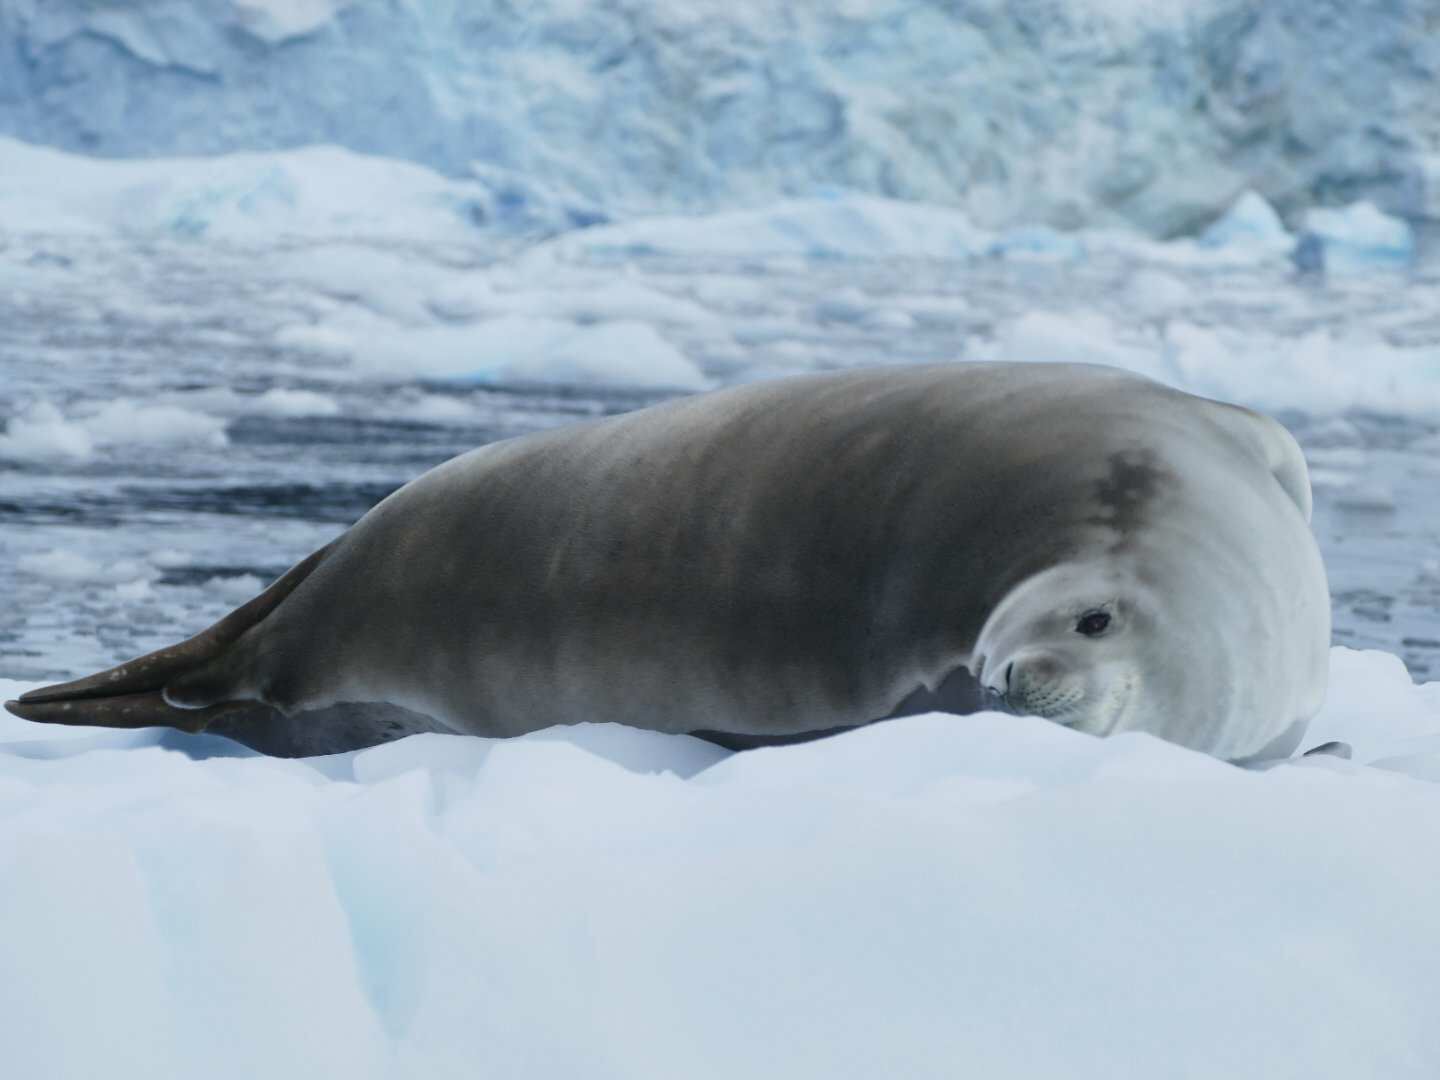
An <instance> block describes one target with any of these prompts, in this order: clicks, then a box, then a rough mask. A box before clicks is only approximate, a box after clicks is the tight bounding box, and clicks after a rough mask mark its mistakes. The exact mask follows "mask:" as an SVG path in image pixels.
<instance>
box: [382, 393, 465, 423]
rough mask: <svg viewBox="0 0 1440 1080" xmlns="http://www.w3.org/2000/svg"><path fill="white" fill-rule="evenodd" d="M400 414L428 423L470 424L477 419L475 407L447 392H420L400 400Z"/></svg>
mask: <svg viewBox="0 0 1440 1080" xmlns="http://www.w3.org/2000/svg"><path fill="white" fill-rule="evenodd" d="M400 411H401V413H402V415H404V416H405V417H406V418H408V419H410V420H419V421H422V422H424V423H430V424H471V423H474V422H476V420H478V419H479V416H478V414H477V413H476V411H475V407H474V406H473V405H471V404H469V403H468V402H466V401H465V400H464V399H463V398H458V397H453V396H451V395H449V394H421V395H419V396H418V397H414V398H404V399H402V400H401V401H400Z"/></svg>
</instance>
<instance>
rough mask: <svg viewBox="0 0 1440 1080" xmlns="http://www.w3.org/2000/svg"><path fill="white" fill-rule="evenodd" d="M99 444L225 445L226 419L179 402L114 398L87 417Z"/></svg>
mask: <svg viewBox="0 0 1440 1080" xmlns="http://www.w3.org/2000/svg"><path fill="white" fill-rule="evenodd" d="M80 422H81V423H83V424H84V426H85V430H86V431H88V432H89V433H90V436H91V438H93V439H94V440H95V443H96V444H97V445H99V446H187V445H201V446H211V447H221V446H225V445H226V444H227V443H228V442H229V440H228V439H227V438H226V435H225V421H224V420H222V419H220V418H219V417H216V416H210V415H208V414H206V413H201V412H195V411H193V410H191V409H184V408H181V407H179V406H176V405H137V404H136V403H135V402H133V401H125V400H120V401H111V402H108V403H106V404H105V405H102V406H100V408H99V409H97V410H95V411H94V412H91V413H89V414H88V415H86V416H84V417H83V418H82V419H81V420H80Z"/></svg>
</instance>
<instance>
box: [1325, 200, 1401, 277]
mask: <svg viewBox="0 0 1440 1080" xmlns="http://www.w3.org/2000/svg"><path fill="white" fill-rule="evenodd" d="M1305 230H1306V232H1308V233H1310V234H1311V235H1313V236H1315V237H1317V238H1318V239H1319V241H1320V243H1321V245H1322V247H1323V250H1324V264H1325V267H1326V269H1329V270H1336V269H1339V270H1363V269H1366V268H1369V267H1386V266H1390V267H1396V266H1404V265H1406V264H1408V263H1409V262H1410V259H1411V257H1412V256H1413V255H1414V252H1415V237H1414V233H1413V232H1412V230H1411V228H1410V226H1409V225H1407V224H1406V223H1405V222H1404V221H1402V220H1401V219H1400V218H1397V217H1391V216H1390V215H1389V214H1386V213H1382V212H1381V211H1380V210H1378V209H1377V208H1376V207H1375V205H1374V204H1373V203H1370V202H1358V203H1352V204H1351V205H1350V206H1346V207H1342V208H1340V209H1325V208H1319V209H1314V210H1309V211H1307V212H1306V214H1305Z"/></svg>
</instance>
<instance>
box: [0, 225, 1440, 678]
mask: <svg viewBox="0 0 1440 1080" xmlns="http://www.w3.org/2000/svg"><path fill="white" fill-rule="evenodd" d="M41 255H43V256H44V258H40V256H41ZM0 256H3V258H0V286H3V288H0V417H3V418H8V420H9V425H10V427H9V436H7V437H9V438H12V439H13V438H14V437H15V436H16V432H17V430H18V429H17V421H16V418H17V417H19V418H24V417H26V416H33V414H32V413H31V412H29V411H27V410H32V409H33V407H34V406H35V403H36V402H42V401H43V402H48V403H50V404H51V405H53V406H54V407H56V408H57V409H58V410H59V413H60V415H61V417H62V420H61V424H62V425H64V424H69V425H71V426H72V427H73V426H76V425H79V426H84V424H85V422H86V421H85V417H86V414H87V413H88V412H93V411H94V410H96V409H100V408H103V407H104V406H105V405H106V403H108V402H113V401H116V400H121V401H124V402H128V403H130V404H131V405H132V406H134V407H136V408H146V407H154V406H164V407H166V408H170V409H178V410H184V411H185V412H186V413H187V414H190V415H194V414H203V415H209V416H214V417H218V418H220V420H223V421H224V436H223V440H224V441H223V445H222V444H221V443H220V442H218V441H214V440H210V441H207V440H206V439H204V438H200V439H191V440H185V439H178V440H177V439H176V438H174V437H172V435H173V433H172V434H171V435H167V431H168V430H169V427H170V426H172V425H173V423H174V420H173V417H171V418H169V419H167V418H166V417H165V416H159V417H157V416H154V415H149V414H143V413H142V414H138V416H139V418H138V419H135V420H133V421H132V423H131V427H130V428H127V426H126V423H125V422H124V417H122V418H121V420H120V422H118V423H114V424H112V425H111V426H112V428H113V427H118V429H119V430H118V432H117V431H114V430H112V431H110V432H109V434H108V435H104V434H103V431H102V436H98V437H97V438H96V444H95V446H94V447H93V449H92V451H91V452H90V453H89V454H88V455H80V456H76V455H70V456H65V455H59V456H49V457H47V456H45V455H43V454H36V453H33V452H31V451H33V449H34V447H33V445H31V444H27V445H28V446H29V447H30V449H29V450H25V449H24V448H22V452H17V451H15V450H14V448H13V447H12V448H11V450H10V451H9V452H8V455H0V456H3V457H5V459H4V460H0V597H3V600H0V678H11V679H17V680H25V681H29V680H34V681H41V680H47V679H52V678H57V677H64V676H68V675H70V674H72V673H75V672H77V671H80V670H88V669H93V668H96V667H99V666H102V665H105V664H109V663H112V662H114V661H116V660H119V659H122V658H125V657H128V656H132V655H134V654H136V653H139V652H143V651H145V650H147V649H150V648H154V647H157V646H159V645H161V644H165V643H168V642H170V641H173V640H175V639H177V638H179V637H182V636H185V635H188V634H189V633H191V632H193V631H194V630H196V629H198V628H200V627H201V626H203V625H205V624H206V623H208V622H209V621H211V620H213V619H214V618H217V617H218V616H219V615H221V614H223V613H224V612H225V611H227V610H229V609H230V608H231V607H233V606H234V605H235V604H236V603H239V602H240V601H243V600H244V599H246V598H247V597H248V596H249V595H250V594H251V593H253V591H255V589H257V588H258V586H259V585H260V583H261V582H263V581H267V580H269V579H270V578H272V577H274V576H275V575H277V574H278V573H280V572H281V571H282V570H284V569H285V568H286V567H288V566H289V565H291V564H292V563H293V562H294V561H296V560H297V559H298V558H300V557H301V556H303V555H305V554H306V553H308V552H309V551H311V550H313V549H314V548H316V547H318V546H320V545H321V544H323V543H324V542H326V541H327V540H328V539H330V538H331V537H332V536H334V535H335V534H336V533H337V532H339V531H340V530H341V529H343V528H344V527H345V526H346V525H347V524H348V523H350V522H351V521H353V520H355V518H357V517H359V516H360V515H361V514H362V513H364V511H365V510H366V509H368V508H369V507H370V506H371V505H373V504H374V503H375V502H376V501H378V500H379V499H380V498H382V497H383V496H384V495H385V494H387V493H388V492H389V491H391V490H393V489H394V488H395V487H397V486H399V485H400V484H402V483H404V482H405V481H406V480H408V479H410V478H412V477H414V476H415V475H417V474H419V473H420V472H422V471H424V470H425V469H427V468H429V467H430V466H432V465H434V464H437V463H439V462H441V461H444V460H445V459H447V458H449V457H451V456H453V455H454V454H456V453H459V452H462V451H464V450H468V449H470V448H472V447H474V446H477V445H480V444H482V443H486V442H489V441H492V440H495V439H499V438H505V437H508V436H511V435H515V434H519V433H522V432H527V431H533V430H538V429H541V428H546V427H552V426H555V425H558V424H563V423H567V422H571V421H574V420H576V419H582V418H588V417H592V416H596V415H600V414H605V413H613V412H621V411H625V410H628V409H633V408H636V407H639V406H642V405H645V404H647V403H649V402H651V401H654V400H658V399H659V398H660V397H663V396H665V395H663V394H657V393H645V392H637V391H621V390H604V389H588V390H564V389H560V390H557V389H554V388H548V389H547V388H537V387H530V388H525V387H509V388H506V387H497V386H483V387H482V386H473V385H459V384H455V383H426V382H425V381H424V380H418V379H414V378H410V377H407V376H406V374H405V373H404V372H400V371H397V372H394V373H393V374H391V375H388V376H387V375H386V374H385V373H378V374H376V373H372V374H370V375H368V376H366V377H363V378H361V377H357V376H356V375H355V374H354V373H353V372H351V371H350V370H349V369H348V368H347V366H346V364H345V362H344V361H343V360H337V359H336V358H334V357H330V356H326V355H324V354H323V353H314V352H306V351H304V350H298V349H294V348H287V347H283V346H281V345H278V344H277V343H276V338H275V333H276V330H277V328H278V327H280V326H282V325H285V324H286V323H287V322H293V321H294V320H295V319H297V318H305V317H308V314H307V313H309V314H313V310H312V309H316V308H319V307H323V306H325V305H327V304H328V305H331V306H333V305H334V304H335V303H337V301H335V300H334V298H333V297H328V298H327V297H324V296H322V295H319V294H318V293H317V290H316V289H315V288H314V286H313V284H311V285H306V284H304V283H296V282H294V281H285V280H283V279H280V278H277V277H274V276H272V275H270V274H268V273H267V270H266V265H267V264H266V260H265V258H264V257H263V253H261V254H260V255H257V253H255V252H253V251H251V252H246V251H239V250H234V251H231V250H225V249H215V250H210V249H196V248H193V247H184V246H176V247H173V248H159V249H153V250H152V249H147V248H143V247H136V246H133V245H131V246H127V245H117V244H115V243H113V242H106V243H102V242H100V241H89V240H74V239H70V240H61V239H54V238H49V239H46V238H41V239H38V240H37V239H36V238H30V239H29V240H28V241H26V242H25V243H23V244H22V243H20V242H19V241H18V240H15V239H14V238H11V239H10V240H9V241H8V242H6V244H4V245H0ZM417 258H418V257H417ZM7 259H8V261H6V260H7ZM37 260H38V261H37ZM450 261H451V262H456V261H457V260H455V259H454V258H451V259H450ZM458 261H459V262H460V263H462V264H465V263H466V260H463V259H462V260H458ZM481 262H483V253H480V254H476V255H475V256H474V258H473V259H470V260H469V263H470V264H479V263H481ZM610 272H611V271H610V270H607V269H606V268H603V267H602V268H600V269H598V270H596V271H595V273H597V274H599V275H605V274H608V273H610ZM630 272H631V273H633V274H638V275H639V276H640V277H641V278H642V279H644V280H646V281H647V282H649V283H650V284H652V285H653V286H655V287H658V288H663V289H665V290H667V291H669V292H671V293H672V294H676V295H684V296H686V297H687V298H690V299H697V300H699V301H705V298H706V295H707V294H706V290H705V289H704V288H701V287H699V286H696V285H694V283H693V282H692V281H691V279H692V278H693V279H694V281H696V282H702V283H703V282H714V281H716V280H720V281H722V282H724V281H731V282H748V283H749V284H751V285H753V284H754V283H755V282H756V280H757V279H758V280H759V282H760V285H761V288H760V289H759V290H758V294H759V295H761V296H769V297H770V299H768V300H763V301H755V302H746V301H744V300H743V297H742V299H741V300H738V301H737V300H735V299H734V295H733V290H732V291H730V292H725V291H724V290H720V292H721V293H723V295H721V298H720V299H715V295H716V291H715V290H713V289H712V290H711V296H710V300H709V301H708V302H709V303H710V305H711V306H712V307H713V309H714V313H715V316H716V324H717V325H720V326H723V328H724V331H723V333H717V332H716V331H715V330H714V328H710V329H709V330H706V331H704V332H699V331H688V332H687V331H686V330H684V329H683V328H682V329H680V330H678V331H671V333H670V336H671V338H672V339H677V340H679V342H680V343H681V345H682V346H683V349H684V351H685V353H686V355H687V356H690V357H691V358H693V359H695V360H696V361H697V363H700V364H701V366H702V367H704V369H705V370H706V371H707V372H710V373H712V374H714V375H716V376H717V377H718V378H719V379H720V380H721V381H725V380H727V379H733V378H734V377H736V376H737V375H738V374H741V373H744V372H748V374H750V375H760V374H766V373H770V372H772V371H781V370H793V369H795V367H797V366H806V367H833V366H842V365H845V364H849V363H858V362H865V361H867V360H869V361H873V360H874V359H875V358H876V355H877V350H878V349H880V348H882V347H885V353H884V359H885V360H887V361H891V362H893V361H898V360H936V359H941V358H943V357H946V356H955V355H959V354H960V353H961V352H963V346H964V343H965V341H966V340H967V339H969V338H972V337H973V336H974V335H975V334H977V333H980V332H983V329H984V326H983V323H984V320H985V318H993V317H995V315H996V313H1006V312H1011V313H1013V312H1014V311H1017V310H1024V303H1025V300H1026V297H1027V295H1029V291H1030V289H1031V288H1032V287H1033V285H1034V278H1033V276H1032V277H1031V278H1028V279H1021V278H1017V277H1015V276H1013V275H1010V276H1007V274H1005V273H999V272H997V273H996V274H994V275H992V276H991V277H988V278H984V279H982V280H977V279H975V278H974V277H973V276H972V277H971V278H970V279H967V280H963V281H961V280H954V279H953V275H954V271H953V268H950V269H947V268H946V267H943V266H936V265H935V264H933V263H926V264H917V265H915V266H910V267H906V266H897V265H895V264H885V265H874V264H861V265H853V266H847V265H825V264H818V265H808V266H796V265H783V266H779V267H776V266H764V265H739V266H731V267H729V268H728V269H727V270H726V271H725V274H723V275H720V276H719V277H717V276H716V275H717V273H718V272H717V271H716V270H715V268H713V267H690V268H686V267H684V266H677V265H676V264H675V263H674V262H669V263H665V262H660V261H656V262H655V263H654V264H653V265H648V266H647V265H641V266H640V267H638V268H636V267H631V268H630ZM1113 272H1114V273H1119V272H1120V271H1119V270H1114V271H1113ZM1035 273H1038V274H1040V275H1042V277H1043V275H1045V274H1049V275H1051V276H1050V277H1049V278H1047V279H1045V283H1046V287H1047V288H1051V289H1053V290H1056V291H1063V290H1067V289H1068V290H1070V291H1071V293H1072V294H1076V293H1077V290H1078V294H1079V295H1081V297H1082V299H1083V295H1084V289H1085V288H1090V289H1092V290H1094V291H1096V295H1097V297H1098V296H1100V295H1101V293H1102V292H1103V289H1104V288H1105V285H1106V281H1105V278H1104V276H1103V273H1102V271H1101V270H1098V269H1097V270H1094V271H1092V277H1093V280H1091V281H1090V282H1089V284H1088V285H1087V284H1086V283H1085V282H1080V283H1079V284H1077V283H1076V281H1075V280H1074V278H1073V275H1070V274H1062V273H1061V272H1060V271H1054V270H1046V269H1044V268H1041V269H1040V270H1037V271H1035ZM687 275H688V276H687ZM707 275H708V276H707ZM726 275H728V276H726ZM702 279H703V281H702ZM841 290H848V292H847V293H845V295H850V296H854V295H856V294H859V295H860V296H861V297H862V299H863V298H864V297H874V298H877V302H880V301H881V300H886V301H893V300H894V298H895V297H897V296H900V297H903V296H905V295H907V291H908V294H916V293H923V294H924V295H925V296H926V297H927V298H931V299H934V300H935V302H934V303H932V304H930V305H929V307H927V308H925V309H924V310H925V311H926V312H927V313H928V314H927V315H926V316H925V317H921V318H917V319H916V320H915V321H914V323H913V325H912V326H910V327H909V328H908V329H907V330H906V331H905V332H904V333H903V334H899V333H897V332H896V331H895V330H894V329H893V328H892V329H889V330H884V329H882V330H880V331H876V330H875V329H874V328H873V327H871V328H867V327H865V326H857V325H856V323H855V321H854V319H853V318H851V317H850V316H849V315H846V314H845V312H844V311H843V310H842V308H843V305H841V306H840V307H836V306H835V305H834V304H833V303H831V305H830V306H829V307H827V306H826V303H827V301H826V298H827V297H831V298H833V297H834V296H835V295H837V294H840V293H841ZM321 291H322V292H323V290H321ZM1220 291H1222V292H1223V290H1220ZM1218 294H1219V293H1218V292H1217V295H1218ZM947 297H952V298H955V300H956V303H955V304H954V305H953V307H951V308H947V307H946V305H945V303H944V301H945V299H946V298H947ZM987 298H988V299H987ZM1099 302H1100V301H1099V300H1098V299H1097V303H1099ZM1377 302H1378V301H1377ZM987 304H988V307H987V306H986V305H987ZM987 312H988V313H989V314H986V313H987ZM782 316H783V323H782V322H781V321H780V320H781V319H782ZM1233 317H1234V318H1237V319H1239V318H1260V317H1262V316H1261V315H1259V314H1256V313H1255V312H1251V313H1250V314H1243V313H1242V314H1235V315H1234V316H1233ZM1428 318H1430V316H1429V315H1428V314H1427V313H1425V312H1417V313H1416V314H1415V317H1414V318H1413V319H1411V320H1410V321H1409V323H1407V326H1409V327H1410V330H1411V331H1412V332H1415V333H1428V332H1429V331H1427V330H1425V329H1424V327H1426V326H1428V325H1429V323H1427V322H1426V319H1428ZM1416 327H1420V329H1418V330H1417V329H1415V328H1416ZM782 331H783V333H782ZM687 333H688V336H687ZM900 341H903V347H899V346H897V345H896V342H900ZM782 345H783V348H782ZM747 365H748V366H747ZM282 387H283V388H285V389H286V390H290V391H293V390H308V391H310V392H312V393H315V394H320V395H323V399H324V400H325V401H327V402H328V403H329V406H328V407H329V408H331V409H334V410H336V411H335V414H334V415H298V416H289V415H283V410H281V414H277V413H276V410H275V409H273V408H269V407H267V406H266V405H265V404H264V402H265V399H264V398H263V397H262V395H263V394H264V392H265V391H267V390H271V389H274V388H282ZM1282 419H1283V420H1284V421H1285V422H1286V424H1287V425H1288V426H1289V427H1290V428H1291V430H1293V431H1294V432H1295V433H1296V435H1297V436H1298V437H1299V439H1300V441H1301V443H1302V445H1303V446H1304V447H1305V449H1306V453H1307V456H1308V457H1309V458H1310V461H1311V464H1312V468H1313V471H1314V477H1315V491H1316V513H1315V520H1314V524H1315V531H1316V534H1317V536H1318V538H1319V542H1320V546H1321V549H1322V551H1323V553H1324V556H1325V560H1326V564H1327V567H1328V569H1329V574H1330V579H1331V585H1332V592H1333V595H1334V616H1335V640H1336V641H1337V642H1338V643H1344V644H1348V645H1354V646H1357V647H1367V648H1381V649H1386V650H1389V651H1391V652H1394V653H1397V654H1399V655H1400V656H1402V657H1403V658H1404V660H1405V662H1406V664H1407V665H1408V666H1409V668H1410V670H1411V671H1412V672H1413V673H1414V674H1415V676H1416V677H1417V678H1419V679H1422V680H1424V679H1431V678H1436V677H1437V673H1440V498H1437V497H1436V495H1437V491H1440V439H1437V437H1436V435H1435V426H1434V425H1433V424H1430V423H1427V422H1423V421H1418V420H1415V419H1403V418H1400V417H1395V416H1384V415H1372V414H1360V413H1349V414H1346V415H1342V416H1327V417H1310V416H1306V415H1303V414H1299V413H1291V414H1285V415H1283V416H1282ZM147 425H150V426H153V427H154V429H155V430H154V431H148V430H144V429H145V428H146V427H147ZM103 427H104V426H103V425H102V429H103ZM31 443H32V444H33V439H32V440H31ZM57 553H58V554H57Z"/></svg>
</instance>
